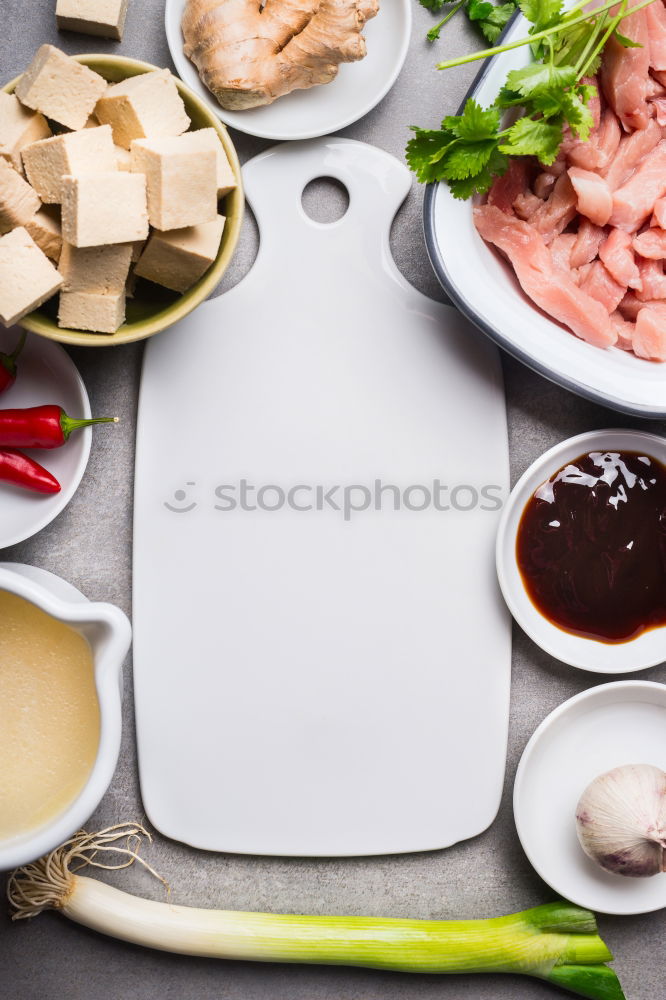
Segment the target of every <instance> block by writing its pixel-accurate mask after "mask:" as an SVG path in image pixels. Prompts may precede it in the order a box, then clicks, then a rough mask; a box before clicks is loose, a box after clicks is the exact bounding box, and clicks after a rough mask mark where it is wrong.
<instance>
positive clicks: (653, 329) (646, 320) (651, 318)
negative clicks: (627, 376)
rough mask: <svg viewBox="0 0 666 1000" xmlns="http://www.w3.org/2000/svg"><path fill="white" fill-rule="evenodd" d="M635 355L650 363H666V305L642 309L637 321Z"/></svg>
mask: <svg viewBox="0 0 666 1000" xmlns="http://www.w3.org/2000/svg"><path fill="white" fill-rule="evenodd" d="M632 347H633V351H634V354H636V355H637V356H638V357H639V358H646V359H647V360H648V361H666V305H663V304H660V305H658V306H657V305H655V304H653V305H652V306H651V307H650V308H649V309H641V311H640V312H639V314H638V318H637V319H636V329H635V331H634V336H633V341H632Z"/></svg>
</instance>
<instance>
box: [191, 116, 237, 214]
mask: <svg viewBox="0 0 666 1000" xmlns="http://www.w3.org/2000/svg"><path fill="white" fill-rule="evenodd" d="M187 139H188V141H189V143H190V145H191V147H192V149H196V148H197V147H199V148H200V149H212V150H213V152H214V153H215V157H216V160H217V197H218V198H224V196H225V195H226V194H229V192H230V191H233V189H234V188H235V187H236V178H235V176H234V172H233V170H232V169H231V164H230V163H229V160H228V159H227V154H226V153H225V151H224V146H223V145H222V143H221V141H220V137H219V135H218V134H217V132H216V131H215V129H214V128H200V129H197V130H196V131H195V132H188V133H187Z"/></svg>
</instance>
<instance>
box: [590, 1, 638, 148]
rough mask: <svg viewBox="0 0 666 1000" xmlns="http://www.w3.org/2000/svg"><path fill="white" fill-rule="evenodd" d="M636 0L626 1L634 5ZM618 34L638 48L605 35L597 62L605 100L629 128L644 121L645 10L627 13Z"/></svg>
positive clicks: (631, 5) (636, 127)
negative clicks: (620, 32)
mask: <svg viewBox="0 0 666 1000" xmlns="http://www.w3.org/2000/svg"><path fill="white" fill-rule="evenodd" d="M637 3H638V0H633V2H631V3H630V4H629V6H630V7H635V6H636V4H637ZM622 34H623V35H625V36H626V37H627V38H631V40H632V41H634V42H637V43H638V44H639V46H640V48H634V49H626V48H624V46H623V45H620V43H619V42H618V41H617V39H616V38H615V37H614V36H611V38H609V40H608V42H607V44H606V48H605V49H604V56H603V60H602V63H601V72H600V79H601V86H602V88H603V92H604V95H605V97H606V100H607V101H608V103H609V104H610V106H611V107H612V109H613V111H614V112H615V114H616V115H617V116H618V118H619V119H620V121H621V122H622V124H623V126H624V127H625V129H626V130H627V131H628V132H629V131H631V130H632V129H644V128H646V127H647V123H648V112H647V103H646V100H645V95H646V93H647V77H648V71H649V69H650V36H649V32H648V25H647V19H646V16H645V10H639V11H637V12H636V13H635V14H630V15H629V17H626V18H625V19H624V20H623V22H622Z"/></svg>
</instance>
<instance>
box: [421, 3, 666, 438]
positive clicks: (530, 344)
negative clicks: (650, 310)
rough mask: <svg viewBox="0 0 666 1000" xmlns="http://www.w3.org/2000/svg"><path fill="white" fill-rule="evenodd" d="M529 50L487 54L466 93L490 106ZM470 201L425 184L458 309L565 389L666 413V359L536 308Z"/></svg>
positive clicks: (521, 21) (521, 32) (444, 277)
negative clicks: (595, 336) (608, 343)
mask: <svg viewBox="0 0 666 1000" xmlns="http://www.w3.org/2000/svg"><path fill="white" fill-rule="evenodd" d="M528 27H529V26H528V24H527V22H526V21H525V18H524V17H522V16H519V17H517V18H516V19H515V20H514V21H513V22H512V23H511V25H510V27H509V28H508V30H507V31H506V32H505V34H504V35H503V36H502V42H511V41H514V40H515V39H517V38H524V37H525V35H526V34H527V28H528ZM529 58H530V56H529V48H528V46H523V47H522V48H518V49H513V50H511V51H509V52H504V53H502V54H501V55H499V56H496V57H495V58H493V59H489V60H487V61H486V62H485V63H484V64H483V66H482V68H481V70H480V72H479V74H478V76H477V77H476V79H475V81H474V83H473V84H472V87H471V89H470V90H469V92H468V94H467V96H468V97H474V98H475V99H476V100H477V101H478V102H479V103H480V104H481V105H482V106H483V107H489V106H490V105H491V104H492V103H493V101H494V100H495V98H496V97H497V94H498V91H499V89H500V87H501V86H502V85H503V84H504V82H505V80H506V76H507V73H508V72H509V71H510V70H512V69H519V68H521V67H523V66H526V65H527V64H528V61H529ZM419 124H421V125H427V122H419ZM472 207H473V202H472V201H457V200H456V199H455V198H454V197H453V196H452V194H451V191H450V190H449V187H448V185H447V184H444V183H441V184H431V185H429V186H428V188H427V190H426V195H425V201H424V206H423V212H424V227H425V237H426V245H427V248H428V255H429V257H430V260H431V263H432V266H433V269H434V271H435V273H436V275H437V277H438V279H439V281H440V283H441V285H442V287H443V288H444V291H445V292H446V293H447V295H448V296H449V298H450V299H451V300H452V302H453V304H454V305H455V306H457V307H458V309H460V311H461V312H462V313H463V315H465V316H467V318H468V319H470V320H471V321H472V323H474V324H475V325H476V326H477V327H479V329H480V330H482V331H483V332H484V333H485V334H487V335H488V336H489V337H490V338H491V339H492V340H494V341H495V342H496V343H497V344H499V345H500V347H502V348H504V350H505V351H508V352H509V354H512V355H513V356H514V357H516V358H518V360H519V361H522V362H523V364H526V365H528V366H529V367H530V368H532V369H534V371H536V372H539V373H540V374H541V375H544V376H545V377H546V378H548V379H551V380H552V381H553V382H557V383H558V384H559V385H562V386H564V388H565V389H570V390H571V392H575V393H578V395H580V396H585V397H586V398H587V399H592V400H594V401H595V402H597V403H601V404H602V405H603V406H610V407H612V408H613V409H614V410H620V411H622V412H624V413H633V414H636V415H637V416H640V417H655V418H660V417H664V416H666V364H659V363H654V362H651V361H644V360H642V359H641V358H637V357H636V356H635V355H634V354H631V353H628V352H627V351H622V350H620V349H619V348H617V347H611V348H609V349H608V350H601V349H600V348H598V347H592V345H591V344H587V343H585V342H584V341H583V340H579V338H578V337H575V336H574V335H573V333H571V332H570V331H569V330H567V329H566V328H565V327H564V326H561V325H560V324H559V323H556V322H555V321H554V320H552V319H551V318H550V317H549V316H547V315H546V314H545V313H543V312H541V310H540V309H538V308H537V307H536V306H535V305H534V304H533V303H532V302H531V301H530V300H529V299H528V298H527V296H526V295H525V294H524V293H523V291H522V289H521V288H520V285H519V284H518V281H517V280H516V276H515V274H514V272H513V268H512V267H511V266H510V265H509V264H508V263H507V262H506V260H504V259H503V258H502V257H501V256H500V254H499V253H497V252H496V251H495V250H494V249H492V248H491V247H489V246H488V245H487V244H486V243H484V241H483V240H482V239H481V237H480V236H479V234H478V233H477V231H476V228H475V226H474V221H473V218H472Z"/></svg>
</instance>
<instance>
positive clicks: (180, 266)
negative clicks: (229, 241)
mask: <svg viewBox="0 0 666 1000" xmlns="http://www.w3.org/2000/svg"><path fill="white" fill-rule="evenodd" d="M224 223H225V219H224V216H222V215H218V217H217V218H216V219H214V220H213V221H212V222H204V223H203V224H202V225H199V226H190V227H189V228H188V229H175V230H173V231H172V232H170V233H160V232H154V233H153V234H152V236H151V237H150V239H149V240H148V243H147V244H146V249H145V250H144V251H143V253H142V254H141V257H140V258H139V262H138V264H137V265H136V267H135V268H134V273H135V274H136V275H137V277H140V278H148V280H149V281H154V282H156V283H157V284H158V285H164V287H165V288H171V289H172V290H173V291H174V292H186V291H187V289H188V288H191V287H192V285H193V284H194V283H195V282H196V281H198V280H199V278H200V277H201V276H202V275H203V274H205V273H206V271H207V270H208V268H209V267H210V266H211V264H212V263H213V262H214V261H215V258H216V257H217V254H218V251H219V249H220V241H221V239H222V232H223V230H224Z"/></svg>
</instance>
